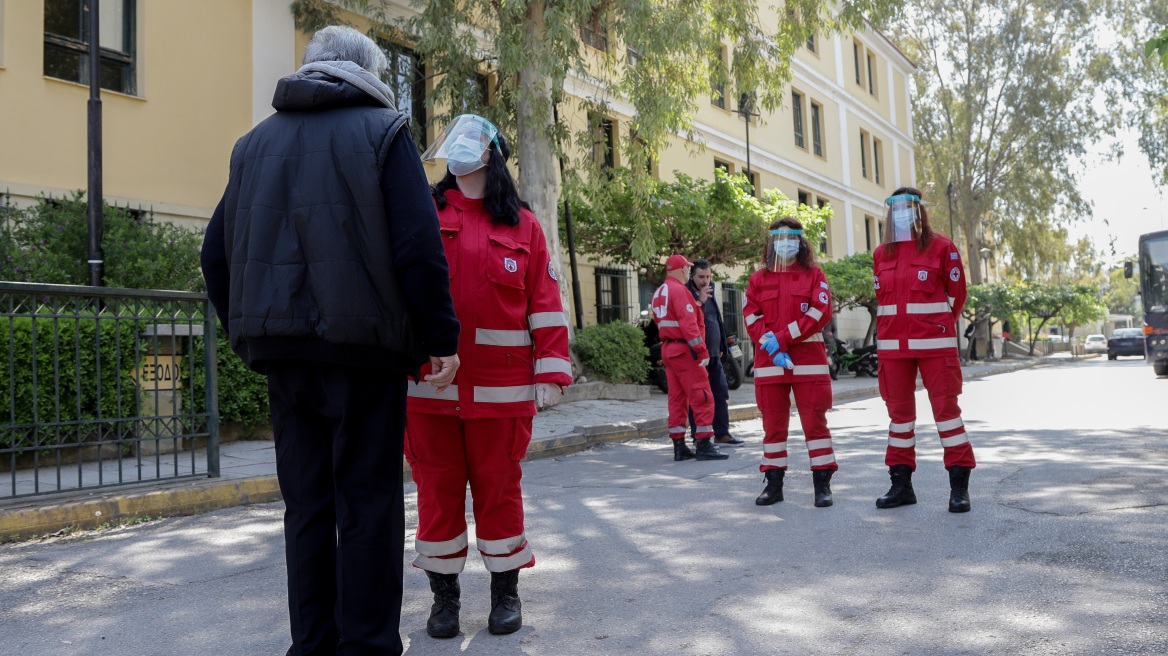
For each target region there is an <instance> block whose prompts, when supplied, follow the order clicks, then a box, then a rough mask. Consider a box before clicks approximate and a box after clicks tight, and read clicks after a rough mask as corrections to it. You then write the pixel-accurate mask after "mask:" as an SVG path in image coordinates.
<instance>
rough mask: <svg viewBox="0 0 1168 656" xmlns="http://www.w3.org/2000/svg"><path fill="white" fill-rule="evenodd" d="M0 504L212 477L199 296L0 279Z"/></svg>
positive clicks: (209, 378) (213, 403) (210, 397)
mask: <svg viewBox="0 0 1168 656" xmlns="http://www.w3.org/2000/svg"><path fill="white" fill-rule="evenodd" d="M0 326H2V329H3V330H4V331H5V337H4V340H5V342H4V346H5V351H6V358H5V359H4V360H2V361H0V499H5V498H14V497H25V496H32V495H38V494H49V493H54V492H64V491H71V490H83V489H93V488H102V487H109V486H115V485H129V484H137V483H144V482H151V481H161V480H168V479H181V478H190V477H195V476H218V475H219V425H218V419H217V417H218V407H217V406H218V389H217V387H218V385H217V380H216V366H215V362H216V353H215V351H216V348H215V346H216V334H215V329H216V325H215V318H214V313H213V311H212V310H211V306H210V304H209V303H208V301H207V296H206V295H205V294H197V293H190V292H171V291H151V290H135V289H110V288H100V287H81V286H74V285H42V284H30V283H12V282H0Z"/></svg>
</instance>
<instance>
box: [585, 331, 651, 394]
mask: <svg viewBox="0 0 1168 656" xmlns="http://www.w3.org/2000/svg"><path fill="white" fill-rule="evenodd" d="M572 350H573V351H575V352H576V355H577V356H579V357H580V362H581V363H582V364H583V365H584V367H585V369H587V370H589V371H591V372H593V373H594V374H596V375H597V376H599V377H600V378H601V379H603V380H606V381H608V382H610V383H640V382H642V381H644V380H645V377H646V376H648V375H649V361H648V357H649V349H648V348H647V347H646V346H645V334H644V333H643V332H642V331H641V329H640V328H638V327H637V326H632V325H629V324H627V323H620V322H614V323H605V324H599V325H596V326H589V327H587V328H585V329H583V330H580V331H577V332H576V341H575V342H573V343H572Z"/></svg>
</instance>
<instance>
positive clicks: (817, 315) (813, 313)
mask: <svg viewBox="0 0 1168 656" xmlns="http://www.w3.org/2000/svg"><path fill="white" fill-rule="evenodd" d="M807 316H809V317H811V318H812V319H815V320H816V321H819V320H820V319H822V318H823V311H822V310H820V309H819V308H807Z"/></svg>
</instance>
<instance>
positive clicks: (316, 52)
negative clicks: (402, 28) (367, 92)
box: [300, 25, 389, 77]
mask: <svg viewBox="0 0 1168 656" xmlns="http://www.w3.org/2000/svg"><path fill="white" fill-rule="evenodd" d="M319 61H351V62H353V63H354V64H357V65H358V66H360V67H361V68H364V69H365V70H367V71H369V72H370V73H372V74H374V75H376V76H377V77H381V74H382V73H384V72H385V69H386V68H388V67H389V62H388V61H386V59H385V52H384V51H383V50H382V49H381V48H380V47H379V46H378V45H377V43H376V42H374V41H373V39H370V38H369V37H367V36H365V35H364V34H361V33H360V32H358V31H357V30H355V29H353V28H351V27H346V26H344V25H330V26H329V27H326V28H323V29H321V30H320V31H318V32H317V33H316V34H313V35H312V40H311V41H309V42H308V46H306V47H305V48H304V61H302V62H300V64H301V65H302V66H303V65H304V64H311V63H314V62H319Z"/></svg>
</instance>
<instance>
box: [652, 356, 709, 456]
mask: <svg viewBox="0 0 1168 656" xmlns="http://www.w3.org/2000/svg"><path fill="white" fill-rule="evenodd" d="M664 360H665V377H666V380H667V382H668V384H669V437H671V438H673V439H675V440H684V439H685V433H686V430H687V428H686V427H687V426H688V425H689V411H690V408H693V415H694V439H695V440H701V439H705V438H707V437H713V436H714V394H713V392H711V391H710V377H709V374H708V373H707V372H706V368H705V367H703V366H702V364H701V363H700V362H698V361H697V360H694V359H693V355H692V354H690V353H689V352H688V351H687V352H682V353H681V354H679V355H674V356H668V355H667V356H665V358H664Z"/></svg>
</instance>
